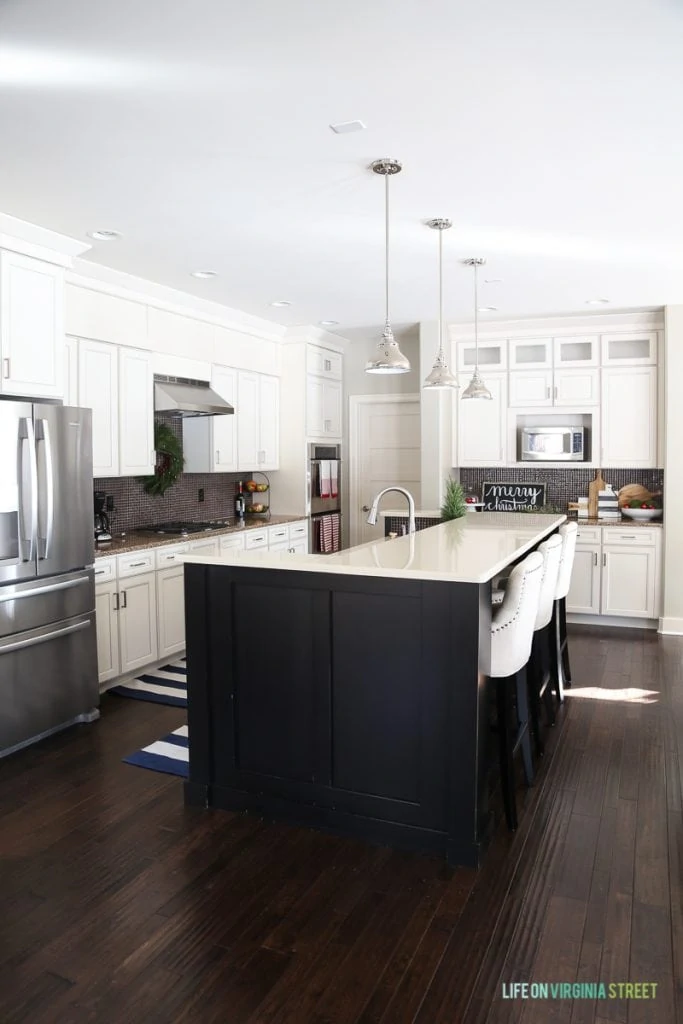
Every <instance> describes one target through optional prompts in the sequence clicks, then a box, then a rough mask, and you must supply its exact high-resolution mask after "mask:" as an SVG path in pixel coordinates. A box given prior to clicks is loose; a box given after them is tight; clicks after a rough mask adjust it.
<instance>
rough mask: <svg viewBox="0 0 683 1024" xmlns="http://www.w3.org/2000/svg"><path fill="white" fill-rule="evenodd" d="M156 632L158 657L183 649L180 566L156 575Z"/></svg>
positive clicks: (183, 620)
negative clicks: (157, 636)
mask: <svg viewBox="0 0 683 1024" xmlns="http://www.w3.org/2000/svg"><path fill="white" fill-rule="evenodd" d="M157 630H158V635H159V657H160V658H166V657H168V656H169V655H171V654H177V653H178V651H182V650H183V648H184V647H185V572H184V569H183V566H182V565H176V566H174V567H173V568H172V569H162V570H161V571H160V572H158V573H157Z"/></svg>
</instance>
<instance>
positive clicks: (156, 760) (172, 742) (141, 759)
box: [123, 725, 189, 778]
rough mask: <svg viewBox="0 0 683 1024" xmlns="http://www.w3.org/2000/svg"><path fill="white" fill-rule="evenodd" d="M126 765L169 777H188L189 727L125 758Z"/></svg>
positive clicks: (178, 730) (182, 726) (176, 731)
mask: <svg viewBox="0 0 683 1024" xmlns="http://www.w3.org/2000/svg"><path fill="white" fill-rule="evenodd" d="M123 760H124V761H125V762H126V764H134V765H137V767H138V768H151V769H152V771H155V772H166V774H167V775H182V776H183V777H184V778H187V776H188V765H189V751H188V739H187V726H186V725H181V727H180V728H179V729H175V730H174V732H172V733H169V735H168V736H164V737H162V739H160V740H157V741H156V742H155V743H150V745H149V746H148V747H143V748H142V750H138V751H137V752H136V753H135V754H131V755H130V757H124V759H123Z"/></svg>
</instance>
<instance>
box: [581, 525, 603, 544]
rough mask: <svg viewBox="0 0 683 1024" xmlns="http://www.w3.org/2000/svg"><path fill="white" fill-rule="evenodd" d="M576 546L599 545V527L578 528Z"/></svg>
mask: <svg viewBox="0 0 683 1024" xmlns="http://www.w3.org/2000/svg"><path fill="white" fill-rule="evenodd" d="M576 542H577V544H599V543H600V527H599V526H579V528H578V530H577V533H576Z"/></svg>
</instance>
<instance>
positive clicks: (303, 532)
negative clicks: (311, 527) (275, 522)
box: [289, 519, 308, 540]
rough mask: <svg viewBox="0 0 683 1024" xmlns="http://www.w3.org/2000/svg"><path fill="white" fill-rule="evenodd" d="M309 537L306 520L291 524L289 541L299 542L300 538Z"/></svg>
mask: <svg viewBox="0 0 683 1024" xmlns="http://www.w3.org/2000/svg"><path fill="white" fill-rule="evenodd" d="M302 537H304V538H306V537H308V523H307V522H306V520H305V519H304V520H302V521H301V522H300V523H290V524H289V539H290V540H299V539H300V538H302Z"/></svg>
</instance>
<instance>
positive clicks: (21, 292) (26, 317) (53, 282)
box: [0, 251, 64, 398]
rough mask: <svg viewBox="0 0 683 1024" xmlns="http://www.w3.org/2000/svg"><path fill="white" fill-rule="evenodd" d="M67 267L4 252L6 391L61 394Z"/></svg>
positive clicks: (0, 339) (1, 291)
mask: <svg viewBox="0 0 683 1024" xmlns="http://www.w3.org/2000/svg"><path fill="white" fill-rule="evenodd" d="M63 307H64V271H63V269H62V268H61V267H56V266H54V265H53V264H52V263H44V262H43V261H42V260H36V259H33V258H31V257H30V256H21V255H19V254H18V253H14V252H7V251H3V252H2V253H0V354H1V355H2V380H1V384H0V390H2V393H3V394H6V395H30V396H33V397H36V398H61V397H62V394H63V375H64V309H63Z"/></svg>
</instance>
